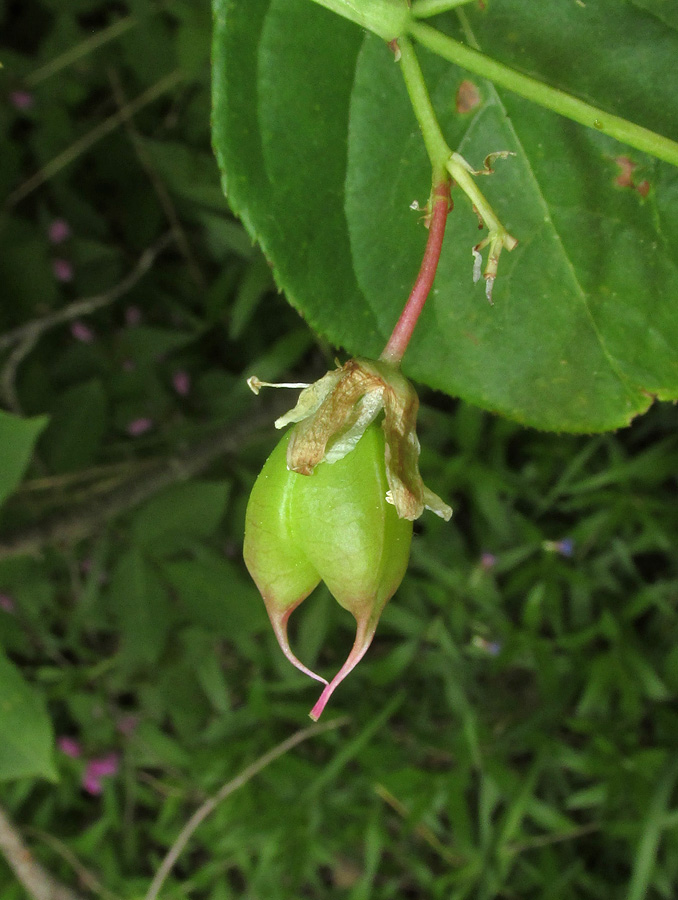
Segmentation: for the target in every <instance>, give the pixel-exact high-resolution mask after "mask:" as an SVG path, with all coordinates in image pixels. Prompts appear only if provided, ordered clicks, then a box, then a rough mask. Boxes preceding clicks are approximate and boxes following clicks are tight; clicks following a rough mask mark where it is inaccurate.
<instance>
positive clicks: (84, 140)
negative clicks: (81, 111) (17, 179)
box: [6, 69, 185, 209]
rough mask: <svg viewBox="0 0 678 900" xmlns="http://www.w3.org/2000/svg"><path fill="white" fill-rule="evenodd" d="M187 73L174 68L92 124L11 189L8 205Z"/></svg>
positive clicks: (72, 159) (13, 203) (13, 204)
mask: <svg viewBox="0 0 678 900" xmlns="http://www.w3.org/2000/svg"><path fill="white" fill-rule="evenodd" d="M184 77H185V76H184V73H183V72H182V71H181V70H180V69H175V70H174V72H170V74H169V75H166V76H165V77H164V78H161V79H160V81H157V82H156V83H155V84H153V85H151V87H150V88H148V90H147V91H144V93H143V94H140V95H139V96H138V97H137V98H136V100H133V101H132V102H131V103H130V104H129V106H128V107H127V109H126V110H125V112H124V113H122V112H120V111H118V112H117V113H114V114H113V115H112V116H109V118H108V119H104V121H103V122H100V123H99V124H98V125H97V126H96V127H95V128H92V130H91V131H88V132H87V134H83V136H82V137H81V138H78V140H77V141H74V143H72V144H71V146H70V147H67V148H66V149H65V150H63V151H62V152H61V153H59V154H57V156H55V157H54V158H53V159H52V160H50V162H48V163H47V164H46V165H44V166H43V167H42V169H40V170H39V171H38V172H36V173H35V175H32V176H31V177H30V178H28V179H27V180H26V181H24V183H23V184H20V185H19V187H18V188H16V189H15V190H14V191H12V193H11V194H10V195H9V196H8V198H7V200H6V206H7V207H8V208H9V209H11V208H12V207H14V206H16V205H17V203H19V202H20V201H21V200H24V199H25V198H26V197H28V196H29V194H32V193H33V191H34V190H36V189H37V188H39V187H40V186H41V185H43V184H44V183H45V182H46V181H49V179H50V178H53V177H54V176H55V175H56V174H57V173H59V172H60V171H61V170H62V169H63V168H65V167H66V166H67V165H69V164H70V163H72V162H73V161H74V160H76V159H77V158H78V157H79V156H81V155H82V154H83V153H86V152H87V150H89V149H90V147H93V146H94V144H96V143H97V141H100V140H101V138H103V137H105V136H106V135H107V134H110V132H111V131H115V129H116V128H117V127H118V125H121V124H122V123H123V122H124V120H125V118H126V117H127V116H132V115H135V114H136V113H138V112H139V110H141V109H143V108H144V107H145V106H148V105H149V103H152V102H153V101H154V100H157V99H158V97H161V96H162V95H163V94H165V93H167V91H170V90H172V88H175V87H176V86H177V85H178V84H179V83H180V82H181V81H182V80H183V79H184Z"/></svg>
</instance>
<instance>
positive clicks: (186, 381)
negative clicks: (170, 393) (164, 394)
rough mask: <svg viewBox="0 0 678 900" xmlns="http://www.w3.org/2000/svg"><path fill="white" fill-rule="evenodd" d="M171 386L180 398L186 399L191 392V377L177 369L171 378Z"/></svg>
mask: <svg viewBox="0 0 678 900" xmlns="http://www.w3.org/2000/svg"><path fill="white" fill-rule="evenodd" d="M172 384H173V386H174V390H175V391H176V392H177V394H178V395H179V396H180V397H187V396H188V395H189V393H190V391H191V376H190V375H189V374H188V372H184V370H183V369H179V370H178V371H177V372H175V373H174V375H173V376H172Z"/></svg>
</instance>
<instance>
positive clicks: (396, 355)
mask: <svg viewBox="0 0 678 900" xmlns="http://www.w3.org/2000/svg"><path fill="white" fill-rule="evenodd" d="M431 202H432V207H433V209H432V211H431V222H430V225H429V228H428V240H427V242H426V250H425V251H424V258H423V260H422V261H421V268H420V269H419V274H418V275H417V280H416V281H415V283H414V287H413V288H412V293H411V294H410V296H409V297H408V298H407V303H406V304H405V308H404V309H403V311H402V313H401V316H400V318H399V319H398V324H397V325H396V327H395V328H394V329H393V334H392V335H391V337H390V338H389V340H388V343H387V344H386V346H385V347H384V352H383V353H382V354H381V357H380V359H383V360H386V362H392V363H399V362H400V360H401V359H402V358H403V356H404V354H405V350H407V345H408V344H409V342H410V338H411V337H412V332H413V331H414V326H415V325H416V324H417V319H418V318H419V316H420V314H421V311H422V309H423V308H424V303H426V298H427V297H428V295H429V292H430V290H431V287H432V286H433V279H434V278H435V277H436V270H437V268H438V260H439V259H440V251H441V250H442V248H443V238H444V237H445V225H446V224H447V214H448V213H449V211H450V209H451V208H452V201H451V199H450V183H449V181H442V182H440V183H438V184H435V185H434V186H433V192H432V201H431Z"/></svg>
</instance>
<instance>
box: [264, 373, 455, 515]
mask: <svg viewBox="0 0 678 900" xmlns="http://www.w3.org/2000/svg"><path fill="white" fill-rule="evenodd" d="M418 409H419V399H418V397H417V394H416V391H415V390H414V388H413V387H412V385H411V384H410V383H409V381H408V380H407V379H406V378H405V377H404V376H403V375H402V374H401V373H400V371H399V370H398V368H397V367H396V366H395V365H393V364H391V363H388V362H384V361H374V360H367V359H350V360H348V362H346V363H345V364H344V365H343V366H340V367H339V368H338V369H334V370H332V371H331V372H328V373H327V374H326V375H324V376H323V377H322V378H321V379H320V380H319V381H316V382H315V383H314V384H312V385H310V386H309V387H307V388H306V389H305V390H303V391H302V392H301V395H300V397H299V400H298V402H297V404H296V406H295V407H294V409H292V410H290V412H288V413H287V414H286V415H284V416H282V417H281V418H280V419H278V420H277V422H276V426H277V427H279V428H280V427H283V426H284V425H286V424H288V423H290V422H295V423H296V425H295V427H294V429H293V433H292V436H291V438H290V442H289V445H288V449H287V466H288V468H289V469H290V471H292V472H299V473H300V474H303V475H309V474H310V473H311V472H313V469H314V468H315V467H316V466H317V465H318V464H319V463H320V462H322V461H325V462H329V463H333V462H336V461H337V460H339V459H342V458H343V457H344V456H345V455H346V454H347V453H349V452H351V450H352V449H353V448H354V447H355V445H356V444H357V442H358V441H359V440H360V437H361V436H362V435H363V434H364V432H365V430H366V428H367V427H368V426H369V425H370V424H371V423H372V422H373V421H374V420H375V419H376V418H377V416H378V415H379V414H380V413H381V412H382V411H383V414H384V418H383V422H382V428H383V431H384V438H385V442H386V449H385V463H386V477H387V480H388V486H389V490H388V494H387V499H388V501H389V502H390V503H392V504H393V505H394V506H395V508H396V512H397V513H398V516H399V517H400V518H402V519H409V520H414V519H418V518H419V516H421V514H422V513H423V511H424V509H430V510H431V511H432V512H434V513H435V514H436V515H438V516H441V518H443V519H445V521H447V520H448V519H449V518H450V516H451V515H452V509H451V508H450V507H449V506H448V505H447V504H446V503H444V502H443V501H442V500H441V499H440V497H438V496H437V495H436V494H434V493H433V492H432V491H430V490H429V489H428V488H427V487H426V486H425V485H424V482H423V481H422V478H421V475H420V473H419V451H420V447H419V440H418V439H417V433H416V424H417V412H418Z"/></svg>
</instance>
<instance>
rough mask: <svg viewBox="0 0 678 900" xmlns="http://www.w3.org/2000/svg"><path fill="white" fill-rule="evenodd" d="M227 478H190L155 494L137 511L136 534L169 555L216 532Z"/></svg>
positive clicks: (154, 550)
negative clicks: (217, 479) (210, 479)
mask: <svg viewBox="0 0 678 900" xmlns="http://www.w3.org/2000/svg"><path fill="white" fill-rule="evenodd" d="M229 489H230V485H229V483H228V482H226V481H189V482H186V483H185V484H176V485H172V486H171V487H169V488H167V489H166V490H164V491H162V492H161V493H159V494H156V495H155V496H154V497H152V498H151V499H150V500H149V501H148V502H147V503H145V504H144V505H143V506H142V507H141V509H140V510H138V511H137V512H136V513H135V514H134V518H133V521H132V535H133V536H134V539H135V542H136V543H137V544H138V545H139V547H141V548H143V550H145V551H146V552H150V553H152V554H153V555H167V554H169V553H173V552H175V551H176V550H180V549H182V548H183V547H186V546H187V544H188V543H189V542H191V541H194V540H196V539H197V538H205V537H209V536H210V535H211V534H213V533H214V532H215V531H216V529H217V526H218V525H219V520H220V519H221V517H222V515H223V514H224V509H225V507H226V501H227V499H228V493H229Z"/></svg>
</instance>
